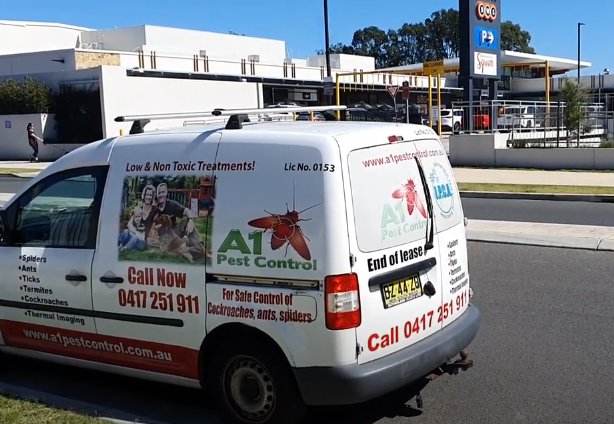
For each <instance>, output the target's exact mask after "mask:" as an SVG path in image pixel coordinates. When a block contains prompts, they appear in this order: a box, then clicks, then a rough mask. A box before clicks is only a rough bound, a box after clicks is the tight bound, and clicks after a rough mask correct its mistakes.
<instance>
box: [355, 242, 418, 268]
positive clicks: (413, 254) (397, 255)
mask: <svg viewBox="0 0 614 424" xmlns="http://www.w3.org/2000/svg"><path fill="white" fill-rule="evenodd" d="M425 254H426V250H425V249H424V246H416V247H412V248H409V249H406V248H402V249H399V250H397V251H396V252H394V253H390V254H388V255H386V254H383V255H381V256H379V257H377V258H369V259H367V267H368V270H369V272H373V271H379V270H380V269H385V268H388V267H389V266H396V265H399V264H407V262H411V261H413V260H414V259H418V258H420V257H422V256H424V255H425Z"/></svg>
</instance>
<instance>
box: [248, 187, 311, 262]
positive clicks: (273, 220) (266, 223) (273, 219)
mask: <svg viewBox="0 0 614 424" xmlns="http://www.w3.org/2000/svg"><path fill="white" fill-rule="evenodd" d="M293 197H294V199H293V201H292V210H290V209H289V208H288V206H286V213H285V214H283V215H282V214H273V213H271V212H269V211H266V210H265V212H266V213H268V214H269V215H270V216H265V217H262V218H256V219H252V220H251V221H249V222H248V223H247V225H249V226H251V227H254V228H260V229H262V230H264V231H262V232H263V233H266V232H267V231H268V230H270V231H271V249H273V250H277V249H279V248H280V247H282V246H284V245H286V253H285V254H284V256H285V255H287V254H288V248H289V247H290V246H292V248H293V249H294V251H295V252H296V253H298V255H299V256H300V257H301V258H303V259H305V260H306V261H310V260H311V252H310V251H309V246H308V245H307V241H308V240H309V239H308V238H307V236H305V233H303V230H302V229H301V227H299V226H298V223H299V222H301V221H310V220H311V218H309V219H300V214H302V213H303V212H305V211H308V210H309V209H313V208H315V207H316V206H320V205H321V203H318V204H317V205H313V206H310V207H308V208H306V209H303V210H302V211H300V212H297V211H296V196H295V195H294V196H293Z"/></svg>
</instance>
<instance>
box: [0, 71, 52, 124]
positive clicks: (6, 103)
mask: <svg viewBox="0 0 614 424" xmlns="http://www.w3.org/2000/svg"><path fill="white" fill-rule="evenodd" d="M51 99H52V94H51V89H50V88H49V87H47V86H46V85H45V84H43V83H41V82H40V81H38V80H37V79H36V78H32V77H25V78H24V79H23V81H17V80H15V79H7V80H4V81H2V82H0V115H25V114H31V113H49V111H50V109H51Z"/></svg>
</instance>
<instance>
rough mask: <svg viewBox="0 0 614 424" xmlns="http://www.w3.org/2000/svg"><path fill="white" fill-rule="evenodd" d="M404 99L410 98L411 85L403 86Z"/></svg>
mask: <svg viewBox="0 0 614 424" xmlns="http://www.w3.org/2000/svg"><path fill="white" fill-rule="evenodd" d="M403 100H409V86H404V87H403Z"/></svg>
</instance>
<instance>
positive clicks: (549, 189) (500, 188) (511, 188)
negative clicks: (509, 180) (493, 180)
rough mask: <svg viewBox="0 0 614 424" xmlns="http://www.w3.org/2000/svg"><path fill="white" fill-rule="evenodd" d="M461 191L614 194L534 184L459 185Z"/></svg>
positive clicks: (610, 189) (607, 190) (588, 188)
mask: <svg viewBox="0 0 614 424" xmlns="http://www.w3.org/2000/svg"><path fill="white" fill-rule="evenodd" d="M458 188H459V190H460V191H494V192H504V193H543V194H557V193H560V194H612V195H614V187H591V186H565V185H532V184H478V183H475V184H474V183H459V184H458Z"/></svg>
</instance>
